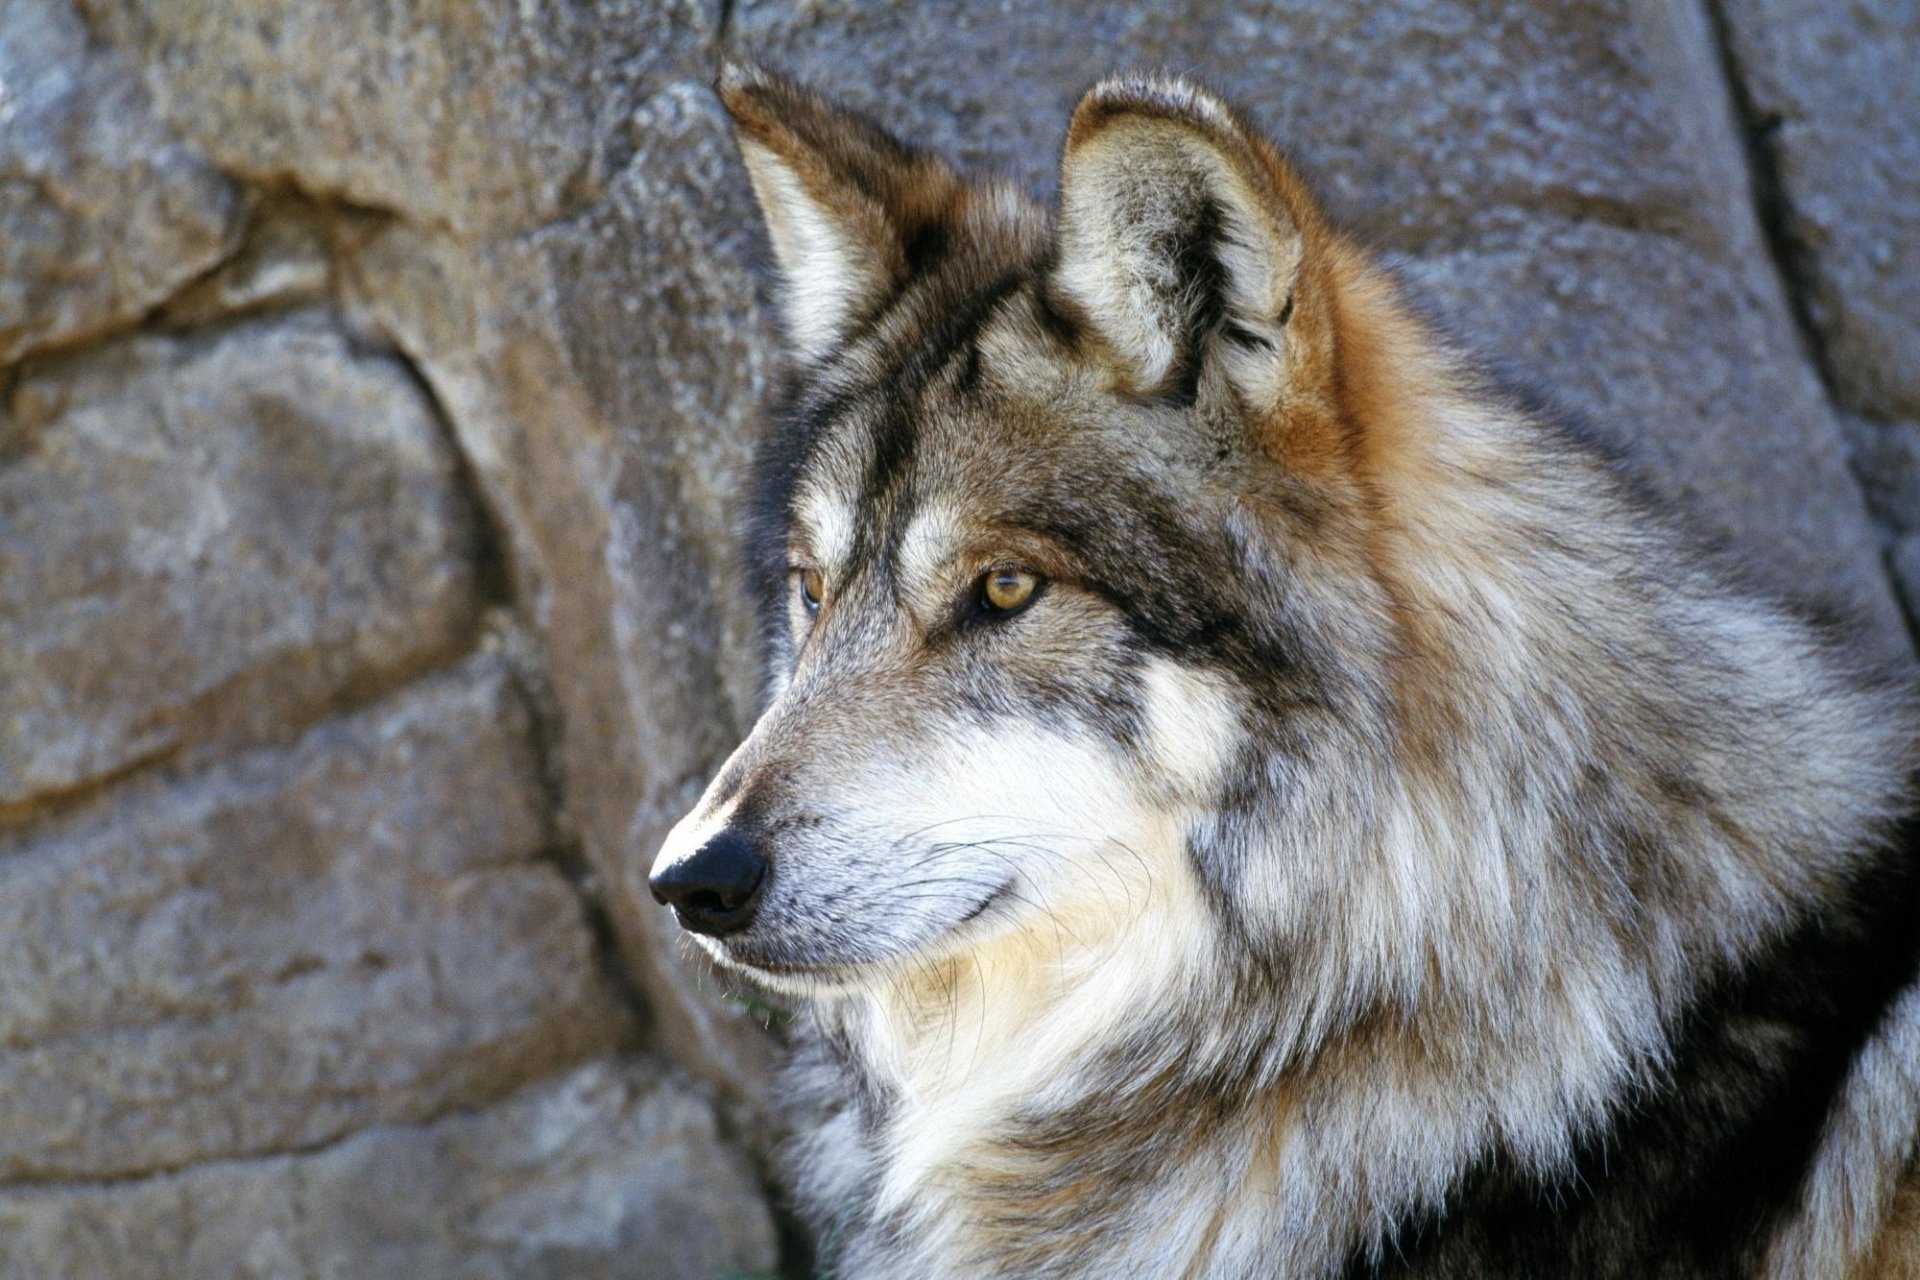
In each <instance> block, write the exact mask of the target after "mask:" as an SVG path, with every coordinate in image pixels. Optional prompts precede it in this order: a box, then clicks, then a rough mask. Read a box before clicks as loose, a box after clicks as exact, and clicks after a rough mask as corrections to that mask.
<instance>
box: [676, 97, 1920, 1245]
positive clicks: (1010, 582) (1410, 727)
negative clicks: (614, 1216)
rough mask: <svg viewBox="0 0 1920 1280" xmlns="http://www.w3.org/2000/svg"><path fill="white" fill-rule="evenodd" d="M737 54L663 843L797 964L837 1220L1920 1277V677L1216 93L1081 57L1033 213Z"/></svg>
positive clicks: (783, 974)
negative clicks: (723, 307) (675, 752)
mask: <svg viewBox="0 0 1920 1280" xmlns="http://www.w3.org/2000/svg"><path fill="white" fill-rule="evenodd" d="M719 88H720V94H721V96H722V99H723V100H724V102H725V105H726V107H727V109H728V111H729V112H730V113H731V115H732V117H733V120H734V122H735V125H736V130H737V134H738V137H739V142H740V150H741V153H742V156H743V157H744V159H745V162H746V166H747V169H748V172H749V175H750V177H751V180H752V184H753V188H754V191H755V192H756V194H757V196H758V199H759V202H760V205H761V208H762V211H763V213H764V216H765V221H766V226H767V230H768V233H769V238H770V240H771V244H772V249H773V253H774V258H775V260H776V262H777V265H778V268H779V271H780V275H781V277H782V282H783V286H784V288H783V302H784V310H785V320H786V326H787V332H788V334H789V337H790V341H791V345H792V348H793V352H794V355H795V362H794V363H795V366H796V367H795V374H794V377H793V380H792V387H791V390H790V392H789V394H788V395H787V397H786V399H785V402H784V404H783V406H782V408H781V412H780V421H779V423H778V424H777V426H776V429H775V430H774V431H773V432H772V433H771V435H770V437H769V439H768V441H767V443H766V445H765V447H764V450H763V454H762V461H761V466H760V484H759V494H758V500H757V505H756V507H755V510H754V514H753V520H752V523H753V539H752V541H753V546H754V551H753V556H754V566H755V568H754V575H755V578H756V581H757V584H758V587H759V589H760V591H761V593H762V596H763V598H764V600H765V602H766V610H767V612H766V618H767V623H768V629H767V636H768V642H769V649H770V662H769V666H770V685H769V690H768V703H767V706H766V710H765V713H764V714H763V715H762V716H761V718H760V720H759V722H758V723H757V724H756V725H755V727H754V729H753V732H752V735H751V736H750V737H749V738H748V739H747V741H746V742H745V743H744V744H743V745H742V746H741V747H740V748H739V749H738V751H736V752H735V753H734V755H733V756H732V757H731V758H730V759H729V760H728V761H727V762H726V764H725V766H724V767H723V768H722V769H721V770H720V772H719V775H718V776H717V777H716V778H715V779H714V780H713V782H712V785H711V786H710V787H709V788H708V790H707V792H706V793H705V795H704V797H703V798H702V799H701V800H700V802H699V804H698V806H697V807H696V808H695V809H694V810H693V812H692V813H690V814H689V815H688V816H687V817H686V818H685V820H684V821H682V822H681V823H680V824H679V826H678V827H677V828H676V829H675V830H674V831H673V833H672V835H671V837H670V838H669V839H668V841H667V843H666V845H665V847H664V848H663V849H662V850H661V852H660V854H659V857H658V860H657V862H656V863H655V865H654V869H653V878H652V884H653V888H654V892H655V894H656V895H657V896H658V897H659V898H660V899H661V901H663V902H666V903H670V904H671V905H672V907H673V910H674V912H675V914H676V915H677V917H678V919H679V921H680V923H681V924H682V925H684V926H685V927H686V929H687V930H688V931H689V932H690V933H691V934H692V936H693V938H694V940H695V941H696V942H697V943H698V945H699V946H700V947H701V948H703V949H704V951H705V952H706V954H707V955H708V956H710V957H711V958H712V960H713V961H715V962H716V963H717V964H718V965H719V966H721V967H723V968H725V969H727V970H729V971H733V972H736V973H738V974H740V975H743V976H744V977H746V978H748V979H750V980H752V981H754V982H757V983H760V984H764V985H765V986H767V987H770V988H773V989H775V990H778V991H782V992H786V993H790V994H793V995H796V996H799V997H802V998H803V1003H804V1005H805V1010H806V1011H805V1015H804V1017H803V1018H802V1023H803V1029H802V1030H801V1031H800V1032H799V1035H798V1039H799V1042H800V1043H799V1045H798V1048H797V1052H796V1060H795V1062H794V1064H793V1066H792V1068H791V1075H790V1077H789V1083H790V1085H791V1090H792V1094H793V1096H794V1097H795V1098H797V1099H798V1100H799V1105H800V1107H801V1113H802V1116H803V1118H802V1119H801V1120H799V1121H798V1122H797V1125H796V1128H797V1132H799V1134H800V1135H801V1136H800V1137H799V1138H798V1139H797V1140H796V1142H795V1143H794V1149H793V1151H792V1156H793V1160H794V1170H795V1174H794V1176H795V1180H796V1188H797V1191H796V1194H797V1197H798V1200H799V1204H800V1208H801V1209H802V1211H803V1212H804V1214H805V1215H806V1216H807V1217H808V1218H809V1219H810V1221H811V1222H812V1224H813V1226H814V1228H815V1230H816V1232H817V1235H818V1238H819V1240H820V1242H821V1249H822V1253H823V1265H824V1266H825V1267H826V1269H828V1270H829V1271H831V1272H832V1273H834V1274H839V1275H846V1276H854V1277H906V1276H912V1277H975V1276H1020V1277H1135V1276H1138V1277H1198V1276H1209V1277H1296V1276H1298V1277H1320V1276H1336V1275H1344V1276H1454V1277H1486V1276H1512V1277H1521V1276H1525V1277H1571V1276H1581V1277H1598V1276H1609V1277H1621V1278H1622V1280H1625V1278H1627V1277H1632V1278H1633V1280H1646V1278H1647V1277H1666V1276H1675V1277H1678V1276H1688V1277H1693V1276H1771V1277H1805V1278H1808V1280H1811V1278H1813V1277H1823V1278H1825V1277H1841V1276H1859V1277H1864V1276H1896V1275H1905V1276H1912V1275H1915V1274H1920V1247H1916V1244H1915V1241H1916V1238H1920V1231H1917V1230H1916V1228H1915V1222H1916V1221H1917V1220H1920V1182H1917V1181H1916V1180H1915V1178H1914V1176H1913V1172H1914V1167H1915V1157H1916V1132H1917V1130H1920V989H1916V987H1915V986H1914V985H1913V984H1914V971H1915V949H1916V935H1917V934H1920V908H1917V907H1916V892H1915V875H1914V861H1915V859H1914V853H1913V850H1914V847H1915V846H1914V840H1913V837H1912V834H1911V828H1910V827H1908V826H1907V825H1905V819H1904V818H1903V815H1904V813H1905V812H1906V810H1907V808H1908V806H1909V803H1910V794H1909V780H1910V778H1911V777H1912V775H1913V770H1914V766H1915V763H1916V760H1915V756H1916V752H1915V732H1914V726H1915V715H1914V709H1913V705H1912V703H1911V701H1910V699H1909V697H1908V694H1907V692H1906V690H1905V687H1904V682H1905V680H1906V677H1905V676H1903V675H1900V674H1899V673H1895V674H1893V675H1882V676H1876V675H1875V674H1874V673H1873V672H1871V671H1870V670H1868V669H1867V667H1866V666H1865V665H1864V664H1863V663H1862V662H1861V661H1860V660H1858V659H1857V658H1856V656H1855V655H1854V653H1853V652H1852V651H1851V650H1850V649H1849V647H1848V644H1847V642H1846V640H1845V638H1844V636H1843V635H1841V634H1839V633H1837V632H1836V631H1834V630H1833V629H1831V628H1823V627H1822V626H1821V625H1818V624H1816V623H1815V622H1814V621H1811V620H1809V619H1808V618H1807V617H1805V616H1803V615H1802V614H1801V613H1798V612H1796V611H1794V610H1792V609H1790V608H1787V607H1785V606H1783V605H1782V604H1780V603H1779V602H1777V601H1775V600H1772V599H1769V598H1768V597H1767V596H1765V595H1764V594H1763V593H1761V592H1759V591H1756V590H1754V589H1752V588H1751V587H1749V586H1746V585H1743V584H1742V582H1741V580H1740V578H1739V576H1738V575H1737V574H1736V573H1735V572H1733V571H1732V570H1730V569H1729V567H1728V566H1727V565H1726V564H1725V563H1724V562H1723V557H1721V556H1720V555H1719V553H1714V552H1709V551H1706V550H1702V549H1701V545H1700V540H1699V539H1698V538H1696V537H1694V536H1692V535H1691V534H1689V533H1688V532H1687V530H1686V528H1685V525H1684V521H1683V520H1682V518H1681V517H1679V516H1677V515H1675V514H1674V513H1673V512H1671V511H1669V510H1667V509H1665V508H1664V507H1662V506H1661V505H1660V504H1659V503H1658V502H1656V501H1655V500H1653V499H1652V498H1651V497H1650V496H1649V494H1648V493H1647V492H1646V491H1645V489H1644V487H1643V486H1642V485H1641V484H1640V483H1639V482H1638V481H1637V480H1636V479H1635V474H1634V472H1633V471H1632V470H1631V469H1630V468H1629V467H1627V466H1626V465H1625V464H1623V463H1622V462H1621V461H1620V460H1619V459H1617V458H1615V457H1613V456H1611V455H1610V454H1609V453H1608V452H1607V451H1606V450H1604V449H1603V448H1601V447H1599V446H1598V445H1597V444H1596V443H1595V442H1594V441H1592V440H1591V439H1589V438H1587V436H1586V435H1585V434H1583V433H1582V432H1581V430H1580V429H1578V428H1577V427H1571V426H1569V425H1567V424H1565V423H1562V422H1559V421H1556V420H1553V419H1552V418H1550V417H1548V416H1546V415H1543V414H1542V413H1540V412H1537V411H1534V410H1531V409H1529V408H1527V407H1525V406H1524V405H1523V404H1522V403H1520V402H1518V401H1516V400H1515V399H1513V398H1512V397H1510V396H1508V395H1506V394H1504V393H1503V392H1501V391H1500V390H1498V389H1497V388H1495V387H1494V386H1492V385H1491V384H1490V383H1489V380H1488V379H1487V378H1486V377H1485V376H1484V375H1483V374H1482V373H1480V372H1479V371H1478V370H1477V368H1476V366H1475V365H1474V364H1473V363H1472V362H1471V361H1470V360H1469V359H1468V358H1466V357H1465V356H1463V355H1462V354H1461V353H1459V352H1458V351H1457V350H1455V349H1454V348H1453V347H1452V346H1451V345H1450V344H1449V343H1448V342H1446V341H1443V340H1442V339H1441V338H1439V337H1438V336H1436V334H1435V333H1434V332H1433V331H1432V330H1431V329H1430V328H1429V327H1428V326H1427V325H1426V324H1424V323H1423V322H1422V321H1421V320H1420V319H1419V318H1418V317H1417V316H1416V315H1415V314H1414V313H1413V312H1412V311H1411V310H1410V309H1409V308H1408V307H1407V305H1406V304H1404V303H1403V302H1402V301H1401V300H1400V299H1399V298H1398V297H1397V296H1396V292H1395V289H1394V286H1393V284H1392V283H1391V282H1390V281H1389V279H1388V278H1387V277H1386V276H1384V275H1383V274H1382V273H1381V271H1380V270H1379V269H1378V268H1377V267H1376V266H1374V265H1373V264H1372V263H1370V262H1369V260H1368V259H1367V257H1366V256H1365V255H1364V254H1363V253H1362V252H1360V251H1359V250H1358V249H1357V248H1356V247H1355V246H1354V245H1353V244H1352V243H1350V242H1349V241H1347V240H1345V239H1343V238H1342V237H1341V236H1340V235H1338V234H1337V233H1335V232H1334V231H1333V230H1331V229H1330V228H1329V226H1328V224H1327V222H1326V220H1325V218H1324V217H1323V215H1322V213H1321V212H1320V210H1319V209H1318V208H1317V206H1316V205H1315V203H1314V201H1313V199H1312V197H1311V195H1310V194H1309V192H1308V191H1307V189H1306V188H1305V186H1304V185H1303V184H1302V182H1301V180H1300V179H1299V177H1297V176H1296V174H1295V173H1294V171H1293V170H1292V169H1291V168H1289V167H1288V165H1287V164H1286V163H1285V162H1284V161H1283V160H1282V158H1281V157H1280V155H1279V153H1278V152H1277V151H1276V150H1275V148H1274V147H1273V146H1272V145H1271V144H1270V143H1268V142H1267V141H1266V140H1265V139H1263V138H1262V137H1261V136H1260V135H1259V134H1258V133H1256V132H1255V131H1254V130H1253V129H1251V128H1250V127H1249V126H1248V125H1247V124H1246V123H1245V122H1244V121H1243V120H1242V118H1241V117H1240V116H1238V115H1236V114H1235V113H1234V112H1233V111H1232V110H1231V109H1230V108H1228V107H1227V106H1225V105H1223V104H1222V103H1221V102H1219V101H1217V100H1216V99H1214V98H1213V97H1211V96H1209V95H1208V94H1206V93H1205V92H1203V91H1201V90H1199V89H1196V88H1194V87H1192V86H1190V85H1187V84H1185V83H1182V82H1180V81H1177V80H1166V79H1152V78H1122V79H1115V80H1111V81H1108V82H1106V83H1104V84H1101V85H1099V86H1098V87H1096V88H1095V89H1093V90H1092V91H1091V92H1089V93H1088V94H1087V95H1086V96H1085V97H1084V98H1083V99H1082V100H1081V101H1080V103H1079V105H1078V107H1077V108H1076V109H1075V111H1074V113H1073V117H1072V122H1071V125H1070V127H1069V129H1068V132H1067V138H1066V143H1065V149H1064V154H1063V158H1062V161H1061V168H1060V184H1059V198H1058V202H1057V208H1056V209H1054V210H1051V211H1049V210H1043V209H1041V208H1039V207H1037V206H1036V205H1035V204H1033V203H1031V202H1030V201H1029V200H1028V199H1027V198H1026V197H1025V196H1023V195H1022V194H1020V193H1019V192H1017V191H1016V190H1014V189H1012V188H1010V187H1009V186H1006V185H1004V184H1000V183H995V182H972V181H968V180H965V179H963V178H962V177H960V176H959V175H957V174H956V173H955V172H954V171H953V170H952V169H951V168H949V167H948V166H947V165H946V164H945V163H943V162H942V161H941V160H939V159H938V158H936V157H934V156H932V155H929V154H927V153H925V152H922V151H919V150H915V149H913V148H910V147H908V146H906V145H903V144H902V143H901V142H899V141H897V140H896V139H895V138H893V137H891V136H889V135H888V134H887V133H886V132H884V131H883V130H881V129H880V128H878V127H876V126H875V125H873V124H871V123H869V122H867V121H866V120H864V119H861V118H859V117H857V116H855V115H853V114H851V113H848V112H846V111H844V110H841V109H839V108H836V107H835V106H833V105H831V104H830V103H828V102H826V101H824V100H823V99H821V98H819V97H816V96H814V95H813V94H811V93H809V92H807V91H806V90H804V89H802V88H800V87H798V86H796V85H794V84H791V83H789V82H787V81H784V80H782V79H780V78H777V77H775V76H773V75H771V74H769V73H766V72H764V71H760V70H756V69H751V68H740V67H734V68H730V69H729V70H727V71H726V72H725V73H724V74H723V76H722V78H721V81H720V86H719ZM1647 429H1649V430H1655V429H1658V428H1657V424H1652V425H1649V426H1648V428H1647Z"/></svg>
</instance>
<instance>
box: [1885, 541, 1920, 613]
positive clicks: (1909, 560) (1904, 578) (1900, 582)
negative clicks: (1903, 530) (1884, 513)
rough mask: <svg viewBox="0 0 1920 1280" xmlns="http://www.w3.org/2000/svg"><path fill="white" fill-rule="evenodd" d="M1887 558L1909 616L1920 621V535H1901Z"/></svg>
mask: <svg viewBox="0 0 1920 1280" xmlns="http://www.w3.org/2000/svg"><path fill="white" fill-rule="evenodd" d="M1887 558H1888V563H1889V565H1890V566H1891V568H1892V570H1893V582H1894V585H1895V586H1896V587H1898V588H1899V589H1900V598H1901V600H1902V601H1903V602H1904V603H1905V604H1906V606H1907V616H1908V617H1909V618H1916V619H1920V533H1908V534H1903V535H1901V537H1900V538H1899V539H1898V540H1897V541H1895V542H1894V544H1893V549H1892V551H1890V552H1889V553H1888V557H1887Z"/></svg>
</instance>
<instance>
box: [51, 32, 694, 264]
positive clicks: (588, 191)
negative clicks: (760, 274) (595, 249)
mask: <svg viewBox="0 0 1920 1280" xmlns="http://www.w3.org/2000/svg"><path fill="white" fill-rule="evenodd" d="M83 8H85V9H86V11H87V13H88V15H89V18H90V20H91V21H92V22H93V24H94V25H95V27H96V28H97V29H98V30H99V31H100V32H101V33H102V34H103V35H104V36H105V38H106V39H108V40H109V41H111V42H112V43H113V44H115V45H116V46H117V47H119V48H121V49H123V50H125V51H126V52H127V54H128V56H129V57H130V59H131V60H132V61H134V62H135V63H137V64H138V65H139V66H140V67H141V68H142V69H143V70H144V72H145V73H146V80H147V84H148V85H149V86H150V88H151V90H152V92H153V94H154V97H155V98H156V100H157V101H158V102H159V103H160V105H161V109H162V110H163V111H164V112H165V113H166V114H167V115H168V116H169V117H170V119H171V120H172V122H173V123H174V125H175V126H176V127H177V128H179V129H180V130H181V132H182V133H183V134H185V135H186V136H187V137H188V138H190V139H191V140H192V141H193V142H194V143H195V144H197V145H198V146H200V147H201V148H203V149H204V150H205V151H206V153H207V154H208V155H210V156H211V157H213V158H214V160H215V162H216V163H218V164H219V165H220V166H221V167H222V168H223V169H225V170H227V171H228V172H231V173H236V174H241V175H245V176H247V177H249V178H252V179H256V180H258V181H261V182H263V183H268V184H272V183H276V182H284V181H286V180H288V179H291V180H292V181H294V182H295V183H296V184H297V185H298V186H299V187H300V188H301V189H302V190H303V191H305V192H307V193H308V194H310V195H313V196H317V197H321V198H325V199H329V200H338V201H342V202H345V203H348V204H352V205H360V206H366V207H372V208H378V209H384V210H389V211H392V212H396V213H401V214H404V215H406V216H407V217H409V218H412V219H415V220H417V221H419V222H422V223H425V224H429V225H441V226H445V227H449V228H451V229H454V230H456V231H461V232H468V231H503V230H509V229H513V228H517V227H525V226H529V225H533V224H535V223H538V222H541V221H545V220H548V219H551V218H554V217H557V216H559V215H561V214H562V213H564V212H565V211H567V210H569V209H570V208H573V207H576V206H577V205H579V204H580V203H582V202H583V201H585V200H587V199H590V198H591V197H592V195H593V193H594V191H595V189H596V187H597V185H598V183H599V181H600V180H601V177H602V176H603V172H604V164H605V158H604V157H603V155H602V154H601V147H602V146H603V145H604V144H607V143H609V142H611V141H613V140H614V136H613V135H616V134H617V129H618V126H617V122H616V121H615V120H614V119H612V118H611V116H610V113H611V112H612V111H614V110H616V109H617V107H618V104H619V103H620V100H621V97H622V94H621V93H620V91H619V89H620V85H621V83H622V80H623V78H624V77H626V76H629V75H631V74H634V71H635V68H636V67H637V66H645V65H647V64H649V63H650V62H651V61H652V60H653V59H654V58H655V57H656V56H657V55H658V53H659V51H660V50H662V49H664V48H671V47H673V46H675V45H676V44H677V43H683V42H684V35H683V34H681V33H683V32H684V31H685V30H686V29H688V28H689V27H690V26H692V25H693V24H696V23H699V24H701V25H704V24H705V22H706V21H708V19H706V18H704V17H703V16H702V15H701V14H700V13H699V12H698V6H697V5H696V4H694V3H692V2H691V0H669V2H668V3H659V2H658V0H613V2H612V3H607V4H603V5H594V6H581V5H533V4H524V3H521V2H520V0H400V2H399V3H395V4H386V5H371V6H370V5H313V4H306V3H300V2H299V0H267V2H266V3H262V2H260V0H151V2H149V3H139V4H119V3H107V2H106V0H84V3H83Z"/></svg>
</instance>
